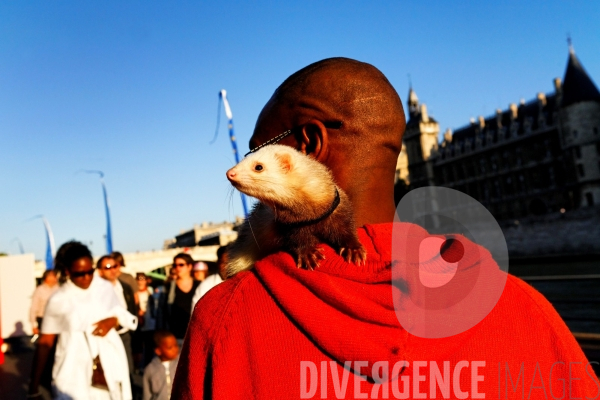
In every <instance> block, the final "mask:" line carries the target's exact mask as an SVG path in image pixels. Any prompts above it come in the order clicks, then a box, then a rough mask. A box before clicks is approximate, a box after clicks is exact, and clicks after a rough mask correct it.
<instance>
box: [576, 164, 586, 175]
mask: <svg viewBox="0 0 600 400" xmlns="http://www.w3.org/2000/svg"><path fill="white" fill-rule="evenodd" d="M577 171H578V172H579V177H580V178H583V177H584V176H585V171H584V169H583V165H581V164H579V165H577Z"/></svg>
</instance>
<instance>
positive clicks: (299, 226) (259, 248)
mask: <svg viewBox="0 0 600 400" xmlns="http://www.w3.org/2000/svg"><path fill="white" fill-rule="evenodd" d="M227 179H229V181H230V182H231V184H232V185H233V186H234V187H235V188H236V189H238V190H239V191H241V192H243V193H245V194H247V195H249V196H252V197H254V198H256V199H258V200H259V201H260V203H257V204H256V206H255V207H254V208H253V210H252V212H251V213H250V215H249V216H248V218H247V219H246V221H244V223H243V224H242V226H241V227H240V230H239V233H238V238H237V240H236V241H235V242H234V243H233V244H232V245H230V246H229V250H228V256H229V261H228V265H227V276H228V277H231V276H233V275H235V274H237V273H238V272H240V271H244V270H248V269H251V268H252V267H253V266H254V262H255V261H256V260H259V259H261V258H263V257H265V256H267V255H268V254H271V253H273V252H275V251H277V250H280V249H283V250H286V251H288V252H289V253H290V254H291V255H292V256H293V257H294V259H295V261H296V266H297V267H298V268H302V267H304V268H308V269H315V268H317V267H318V266H319V261H320V260H323V259H324V258H325V257H324V255H323V253H322V250H321V249H320V248H319V243H327V244H329V245H330V246H331V247H333V248H334V249H335V250H336V251H337V252H338V253H339V254H340V255H341V256H342V257H344V259H345V260H346V261H347V262H353V263H355V264H361V263H363V262H364V261H365V259H366V255H367V253H366V251H365V249H364V247H363V246H362V244H361V243H360V241H359V240H358V235H357V234H356V228H355V224H354V216H353V213H352V207H351V204H350V201H349V200H348V197H347V195H346V193H344V191H343V190H342V189H341V188H340V187H338V186H337V185H336V184H335V182H334V180H333V176H332V174H331V172H330V171H329V169H328V168H327V167H325V166H324V165H323V164H321V163H320V162H318V161H316V160H315V159H313V158H311V157H309V156H306V155H304V154H302V153H300V152H299V151H296V150H295V149H293V148H291V147H289V146H283V145H278V144H272V145H268V146H265V147H263V148H261V149H259V150H258V151H256V152H254V153H252V154H250V155H249V156H247V157H246V158H244V159H243V160H242V161H241V162H240V163H239V164H237V165H236V166H235V167H233V168H231V169H230V170H229V171H227Z"/></svg>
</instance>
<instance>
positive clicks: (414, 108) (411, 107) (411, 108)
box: [408, 87, 420, 121]
mask: <svg viewBox="0 0 600 400" xmlns="http://www.w3.org/2000/svg"><path fill="white" fill-rule="evenodd" d="M419 111H420V110H419V98H418V97H417V94H416V93H415V91H414V90H413V88H412V87H411V88H410V89H409V91H408V119H409V121H410V120H411V119H413V118H416V117H418V116H419Z"/></svg>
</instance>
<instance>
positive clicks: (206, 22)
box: [0, 1, 600, 258]
mask: <svg viewBox="0 0 600 400" xmlns="http://www.w3.org/2000/svg"><path fill="white" fill-rule="evenodd" d="M599 22H600V2H595V1H568V2H567V1H562V2H560V1H527V2H522V1H519V2H517V1H506V2H487V1H486V2H483V1H471V2H469V1H461V2H458V1H455V2H445V1H437V2H436V1H420V2H407V1H404V2H402V1H377V2H367V1H362V2H361V1H320V2H317V1H302V2H299V1H287V2H279V3H277V2H272V1H253V2H241V1H239V2H236V1H220V2H215V1H212V2H208V1H205V2H152V1H144V2H142V1H139V2H134V1H128V2H118V1H104V2H75V1H73V2H67V1H53V2H25V1H14V2H1V3H0V37H1V38H2V40H0V188H1V190H2V196H1V197H0V252H8V253H11V254H15V253H18V251H19V247H18V244H17V242H16V240H15V238H19V239H20V241H21V242H22V243H23V246H24V248H25V250H26V251H27V252H34V253H35V254H36V257H37V258H42V257H43V254H44V252H45V239H44V231H43V227H42V223H41V221H39V220H38V221H29V222H24V221H25V220H27V219H28V218H30V217H32V216H34V215H36V214H44V215H45V216H46V217H47V218H48V220H49V222H50V224H51V225H52V228H53V230H54V235H55V239H56V243H57V245H60V244H61V243H63V242H65V241H66V240H69V239H78V240H81V241H84V242H86V243H88V244H89V243H90V242H91V243H92V246H91V248H92V251H93V252H94V254H95V255H100V254H102V253H103V252H104V241H103V234H104V230H105V220H104V211H103V205H102V192H101V187H100V183H99V181H98V178H97V177H95V176H92V175H85V174H76V172H77V171H78V170H80V169H100V170H102V171H104V173H105V174H106V177H105V180H106V185H107V188H108V192H109V197H110V203H111V210H112V223H113V242H114V246H115V248H116V249H118V250H121V251H123V252H133V251H137V250H140V251H144V250H151V249H159V248H161V247H162V244H163V241H164V240H165V239H167V238H170V237H173V236H174V235H176V234H178V233H179V232H180V231H181V230H187V229H189V228H191V227H192V225H193V224H194V223H200V222H202V221H215V222H217V221H224V220H232V219H233V218H234V216H235V215H241V214H242V209H241V204H240V201H239V196H238V194H237V193H235V194H234V196H233V198H232V197H231V190H230V185H229V183H228V182H227V180H226V179H225V171H226V170H227V169H228V168H229V167H230V166H231V165H232V164H233V155H232V153H231V149H230V145H229V142H228V139H227V134H226V130H225V125H226V124H225V121H222V123H221V130H220V134H219V138H218V139H217V142H216V143H215V144H213V145H209V141H210V140H211V139H212V136H213V134H214V130H215V126H216V111H217V99H218V97H217V95H218V91H219V90H220V89H222V88H225V89H227V91H228V94H229V100H230V102H231V106H232V109H233V113H234V121H235V127H236V133H237V137H238V139H239V146H240V151H241V152H242V153H244V152H245V151H247V148H248V140H249V138H250V135H251V133H252V129H253V127H254V123H255V121H256V117H257V116H258V113H259V112H260V110H261V108H262V106H263V105H264V104H265V102H266V101H267V100H268V99H269V97H270V95H271V94H272V92H273V91H274V89H275V88H276V87H277V86H278V85H279V84H280V83H281V82H282V81H283V80H284V79H285V78H286V77H287V76H289V75H290V74H292V73H293V72H295V71H296V70H298V69H300V68H302V67H304V66H306V65H308V64H310V63H311V62H314V61H317V60H320V59H323V58H327V57H333V56H345V57H351V58H356V59H359V60H361V61H366V62H369V63H371V64H373V65H375V66H376V67H378V68H379V69H381V70H382V71H383V73H384V74H386V75H387V76H388V78H389V80H390V81H391V82H392V84H393V85H394V86H395V88H396V89H397V90H398V92H399V94H400V96H401V97H402V99H403V101H406V97H407V93H408V78H407V74H410V75H411V77H412V82H413V87H414V89H415V90H416V92H417V94H418V96H419V99H420V100H421V101H422V102H425V103H426V104H427V106H428V110H429V113H430V114H431V115H433V116H434V117H435V118H436V119H437V120H438V121H439V122H440V125H441V128H442V130H444V129H445V128H447V127H450V128H454V129H455V128H458V127H460V126H462V125H464V124H466V123H468V121H469V118H470V117H477V116H478V115H489V114H491V113H493V112H494V110H495V109H496V108H499V107H500V108H506V107H507V106H508V104H509V103H511V102H518V101H519V100H520V99H521V98H525V99H526V100H529V99H532V98H534V97H535V96H536V93H537V92H540V91H543V92H551V91H552V90H553V86H552V79H553V78H555V77H562V76H563V74H564V69H565V65H566V61H567V45H566V36H567V33H570V35H571V36H572V38H573V44H574V47H575V50H576V53H577V55H578V56H579V58H580V60H581V62H582V63H583V65H584V67H585V68H586V70H587V71H588V73H589V74H590V75H591V76H592V78H593V79H594V81H595V82H596V83H597V84H598V83H600V51H599V47H600V29H599V26H600V25H599Z"/></svg>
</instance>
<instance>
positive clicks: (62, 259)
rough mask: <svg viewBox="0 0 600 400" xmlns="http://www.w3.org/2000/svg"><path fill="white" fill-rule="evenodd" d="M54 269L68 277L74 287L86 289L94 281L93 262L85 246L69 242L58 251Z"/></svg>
mask: <svg viewBox="0 0 600 400" xmlns="http://www.w3.org/2000/svg"><path fill="white" fill-rule="evenodd" d="M54 268H55V269H56V270H58V271H62V273H64V274H65V275H66V276H68V277H69V279H70V280H71V282H73V284H75V286H77V287H79V288H81V289H87V288H89V287H90V285H91V284H92V280H93V279H94V260H93V258H92V253H91V252H90V249H88V248H87V246H86V245H84V244H83V243H80V242H77V241H74V240H72V241H70V242H67V243H65V244H63V245H62V246H60V248H59V249H58V251H57V252H56V257H54Z"/></svg>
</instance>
